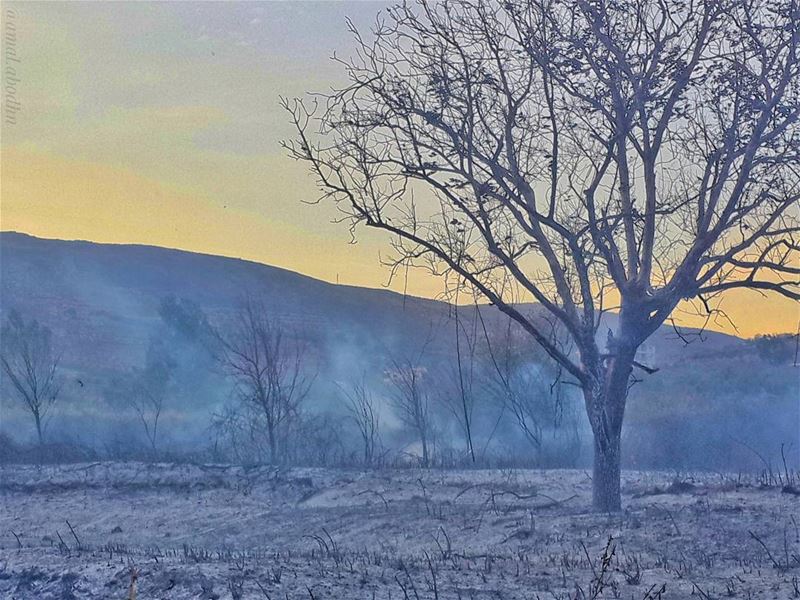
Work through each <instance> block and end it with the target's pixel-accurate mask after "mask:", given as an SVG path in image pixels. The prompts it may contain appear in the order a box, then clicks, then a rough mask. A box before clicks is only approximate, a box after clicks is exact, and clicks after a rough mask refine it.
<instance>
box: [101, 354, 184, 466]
mask: <svg viewBox="0 0 800 600" xmlns="http://www.w3.org/2000/svg"><path fill="white" fill-rule="evenodd" d="M174 368H175V363H174V361H173V360H172V358H171V357H170V356H169V355H168V353H167V352H166V349H165V348H163V347H162V346H161V345H160V344H158V343H157V342H155V341H152V340H151V342H150V346H149V347H148V350H147V356H146V358H145V366H144V367H143V368H140V367H134V368H133V369H131V370H130V371H129V372H128V373H126V374H124V375H122V376H120V377H117V378H115V379H114V381H112V384H111V386H110V388H109V391H108V392H107V396H108V397H110V399H111V401H112V402H114V403H115V404H119V405H121V406H125V407H127V408H129V409H130V410H132V411H133V412H134V413H135V414H136V417H137V419H138V420H139V422H140V423H141V425H142V428H143V430H144V434H145V438H146V439H147V443H148V445H149V446H150V450H151V451H152V452H153V455H155V454H156V452H158V436H159V425H160V420H161V417H162V415H163V412H164V408H165V404H166V401H167V397H168V395H169V387H170V381H171V379H172V373H173V370H174Z"/></svg>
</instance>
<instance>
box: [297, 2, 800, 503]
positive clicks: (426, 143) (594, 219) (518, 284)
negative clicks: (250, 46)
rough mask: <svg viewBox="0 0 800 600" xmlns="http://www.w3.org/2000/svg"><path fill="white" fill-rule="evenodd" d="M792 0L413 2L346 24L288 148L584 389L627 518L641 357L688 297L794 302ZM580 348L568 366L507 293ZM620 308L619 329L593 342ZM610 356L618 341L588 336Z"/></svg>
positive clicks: (597, 485)
mask: <svg viewBox="0 0 800 600" xmlns="http://www.w3.org/2000/svg"><path fill="white" fill-rule="evenodd" d="M799 10H800V9H798V3H797V0H701V1H695V0H688V1H687V0H624V1H622V2H614V3H610V2H607V1H606V0H502V1H500V0H448V1H445V0H442V1H437V0H419V1H418V2H403V3H401V4H399V5H398V6H396V7H394V8H392V9H390V10H388V11H387V13H386V16H382V17H381V18H380V19H379V20H378V22H377V24H376V26H375V29H374V31H373V32H372V34H371V35H370V36H368V37H365V36H362V35H361V34H360V33H359V32H358V31H356V30H355V29H354V28H353V27H352V26H351V29H353V33H354V37H355V43H356V52H355V54H354V57H353V58H352V59H350V60H349V61H343V62H342V64H343V65H344V68H345V70H346V73H347V76H348V78H349V84H348V85H347V86H346V87H344V88H343V89H340V90H334V91H333V92H329V93H327V94H323V95H315V96H313V97H312V99H311V102H309V101H306V100H294V101H288V100H287V101H284V104H285V107H286V108H287V109H288V110H289V111H290V113H291V115H292V119H293V122H294V125H295V126H296V128H297V131H298V138H297V139H296V140H295V141H293V142H287V143H286V147H287V148H288V151H289V152H290V154H291V155H292V156H294V157H295V158H297V159H300V160H302V161H305V162H307V163H308V165H309V166H310V168H311V170H312V172H313V174H314V175H315V176H316V178H317V180H318V183H319V186H320V188H321V189H322V199H330V200H333V201H335V202H337V204H338V206H339V207H340V209H341V210H342V211H343V212H344V214H345V215H346V218H349V219H350V221H351V224H352V227H353V228H354V229H355V228H356V227H357V226H358V225H359V224H363V225H366V226H367V227H372V228H377V229H380V230H383V231H385V232H387V233H388V234H390V236H391V239H392V245H393V248H394V249H395V252H396V256H395V257H394V264H395V265H409V266H411V265H420V266H423V267H426V268H428V269H430V270H432V271H433V272H434V273H440V274H446V273H453V272H454V273H455V274H456V275H457V276H458V277H459V278H461V279H463V280H464V281H466V282H467V283H468V284H470V285H471V286H472V287H473V288H474V289H475V290H476V291H477V292H478V293H480V294H482V296H483V297H485V298H486V299H487V300H488V301H490V302H491V303H493V304H495V305H496V306H497V307H498V308H499V309H500V310H501V311H503V312H504V313H506V314H507V315H509V316H510V317H511V318H513V319H514V320H516V321H517V322H518V323H520V325H521V326H522V327H523V328H524V329H525V331H527V332H528V334H530V336H531V338H532V340H534V341H535V342H536V343H538V344H539V345H541V346H542V347H543V348H544V349H545V350H546V351H547V353H548V354H549V355H550V356H551V357H552V358H553V359H554V360H555V361H557V362H558V363H559V364H561V365H562V367H563V369H564V370H565V372H566V373H567V374H568V375H569V376H570V378H571V380H572V381H573V383H575V384H576V385H577V386H579V387H580V389H581V390H582V393H583V396H584V401H585V406H586V412H587V415H588V417H589V422H590V423H591V426H592V430H593V433H594V474H593V479H592V480H593V489H594V493H593V502H594V506H595V508H596V509H598V510H603V511H615V510H619V509H620V506H621V504H620V456H621V451H620V438H621V429H622V422H623V415H624V413H625V404H626V399H627V396H628V390H629V387H630V385H631V383H632V381H633V372H634V369H637V368H638V369H643V370H644V371H647V372H650V371H652V369H651V368H650V367H648V366H647V365H642V364H640V363H638V362H637V360H636V351H637V349H638V348H639V346H640V345H641V344H642V343H643V342H644V341H645V340H646V339H647V338H648V337H649V336H650V335H651V334H652V333H653V332H654V331H656V330H657V329H658V328H659V327H660V326H661V325H662V324H663V323H664V322H665V321H666V320H667V319H669V318H670V316H671V315H672V314H673V311H674V310H675V309H676V307H677V306H678V305H679V303H681V302H682V301H684V300H692V299H696V300H698V301H699V302H700V303H701V305H702V306H703V307H704V308H705V310H707V311H709V312H710V311H714V310H717V308H716V305H715V304H714V302H713V301H714V299H715V298H716V297H717V295H718V294H720V293H722V292H726V291H728V290H731V289H736V288H746V289H752V290H757V291H760V292H764V293H766V292H772V293H777V294H782V295H784V296H787V297H789V298H793V299H800V291H798V274H800V269H798V267H797V256H798V249H799V247H798V242H797V233H798V230H799V229H800V227H799V226H798V190H800V177H798V175H799V173H798V171H799V170H798V164H800V161H798V159H799V158H800V157H799V156H798V139H799V138H798V136H799V135H800V133H798V128H797V127H796V124H797V121H798V115H799V114H800V91H798V88H799V87H800V84H799V83H798V80H799V79H800V77H799V72H800V61H798V56H797V54H798V50H797V49H798V42H799V40H800V33H799V32H798V30H799V29H800V12H798V11H799ZM516 289H519V290H522V291H523V292H524V294H525V297H526V298H528V299H532V300H534V301H536V302H537V303H538V304H539V305H540V314H546V315H548V316H549V317H550V318H551V319H554V320H556V321H557V322H558V323H559V324H560V325H561V326H562V327H563V328H564V330H565V331H566V332H567V333H568V334H569V336H570V337H571V339H572V342H573V345H574V348H575V351H574V352H572V353H569V354H567V353H565V352H564V351H563V350H562V349H561V348H560V347H558V346H557V345H556V344H554V343H553V342H552V341H551V339H549V337H548V335H547V334H546V331H544V330H543V326H542V323H541V321H540V320H538V319H537V318H535V317H531V316H529V315H527V314H524V313H523V312H522V311H521V310H520V309H519V307H518V306H517V305H516V304H515V303H514V302H513V296H512V294H511V292H512V291H514V290H516ZM610 309H616V310H618V311H619V314H618V319H617V320H616V324H615V325H614V329H613V331H612V332H611V333H610V335H605V333H606V332H602V333H601V334H600V335H598V329H599V328H600V326H601V319H602V317H603V314H604V312H606V311H608V310H610ZM598 340H602V341H603V342H605V341H606V340H607V341H608V343H607V345H605V344H603V343H600V342H598Z"/></svg>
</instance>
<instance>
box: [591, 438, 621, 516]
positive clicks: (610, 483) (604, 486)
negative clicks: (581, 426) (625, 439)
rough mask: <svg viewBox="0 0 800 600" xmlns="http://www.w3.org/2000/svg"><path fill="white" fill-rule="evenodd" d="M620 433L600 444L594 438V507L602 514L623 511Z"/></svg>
mask: <svg viewBox="0 0 800 600" xmlns="http://www.w3.org/2000/svg"><path fill="white" fill-rule="evenodd" d="M620 437H621V436H620V433H619V432H616V433H615V434H614V433H612V435H610V436H607V439H606V443H600V441H599V439H600V436H599V435H597V434H595V436H594V469H593V473H592V505H593V506H594V509H595V510H597V511H600V512H617V511H620V510H622V500H621V497H620Z"/></svg>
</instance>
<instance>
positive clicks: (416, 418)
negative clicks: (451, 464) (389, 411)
mask: <svg viewBox="0 0 800 600" xmlns="http://www.w3.org/2000/svg"><path fill="white" fill-rule="evenodd" d="M426 345H427V344H426ZM424 351H425V346H423V349H422V350H421V351H420V352H419V354H417V355H415V356H413V357H410V358H398V357H394V356H393V357H391V358H390V364H391V367H390V368H389V369H387V370H386V372H385V378H386V381H387V383H388V384H389V386H390V387H391V389H392V393H391V394H390V401H391V403H392V405H393V406H394V408H395V411H396V413H397V417H398V418H399V419H400V421H401V422H402V423H403V424H404V425H405V426H406V427H408V428H409V429H410V430H411V431H413V432H414V434H415V435H416V436H417V437H418V439H419V443H420V445H421V446H422V466H423V467H425V468H428V467H429V466H430V448H429V446H430V443H431V433H432V427H431V425H432V423H431V413H430V396H429V394H428V390H427V389H426V385H425V381H424V379H425V376H426V374H427V372H428V371H427V369H426V368H425V367H424V366H423V365H422V364H421V358H422V355H423V353H424Z"/></svg>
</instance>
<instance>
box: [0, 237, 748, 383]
mask: <svg viewBox="0 0 800 600" xmlns="http://www.w3.org/2000/svg"><path fill="white" fill-rule="evenodd" d="M169 296H174V297H178V298H185V299H188V300H191V301H193V302H194V303H196V304H197V305H198V306H199V307H201V308H202V309H203V310H204V311H205V312H206V313H207V314H209V315H211V316H215V315H216V316H220V315H224V314H226V313H231V312H232V311H234V310H235V309H236V307H237V305H238V304H239V303H240V302H241V300H242V299H243V298H244V297H245V296H250V297H254V298H258V299H259V301H260V302H262V303H263V304H264V305H265V306H266V307H267V308H268V309H269V310H270V311H271V312H272V313H273V314H274V315H275V316H276V317H278V318H279V319H281V320H282V321H287V322H293V323H296V324H298V325H299V326H300V327H302V328H303V329H304V330H306V331H309V332H310V334H311V335H312V336H315V337H334V338H335V337H337V336H344V337H346V338H347V337H350V336H352V335H354V333H355V334H356V335H357V337H359V338H365V337H368V338H371V340H370V341H371V342H372V343H378V344H382V345H385V346H387V347H391V345H392V344H395V343H398V342H401V341H402V340H404V339H406V338H409V337H412V336H415V335H416V336H424V334H425V332H426V331H427V329H428V328H429V327H430V324H431V323H437V322H439V321H440V320H441V319H444V318H447V315H448V314H449V307H448V306H447V305H446V304H445V303H443V302H438V301H435V300H429V299H423V298H416V297H412V296H403V295H402V294H398V293H396V292H392V291H388V290H380V289H369V288H359V287H353V286H346V285H335V284H331V283H326V282H323V281H320V280H317V279H313V278H311V277H307V276H304V275H300V274H298V273H294V272H292V271H288V270H286V269H281V268H278V267H272V266H268V265H264V264H259V263H255V262H251V261H246V260H240V259H235V258H225V257H220V256H213V255H207V254H198V253H193V252H185V251H181V250H172V249H167V248H159V247H155V246H143V245H128V244H125V245H123V244H119V245H118V244H98V243H94V242H86V241H62V240H50V239H41V238H36V237H33V236H30V235H26V234H21V233H15V232H2V233H0V314H5V312H6V311H8V310H9V309H11V308H17V309H19V310H21V311H22V312H23V313H25V314H26V315H28V316H30V317H34V318H36V319H38V320H39V321H41V322H43V323H45V324H47V325H48V326H49V327H51V329H53V330H54V334H55V336H56V338H57V339H58V341H59V343H60V345H61V347H62V348H64V349H65V361H66V364H67V365H68V366H70V367H72V368H75V369H76V370H83V369H90V368H91V369H96V368H98V367H102V368H112V369H113V368H119V367H124V366H127V363H129V362H130V355H131V353H136V352H137V351H139V350H141V348H142V347H143V346H144V344H145V343H146V340H147V337H148V335H149V333H150V331H151V330H152V328H153V327H154V325H155V324H156V323H157V322H158V321H159V315H158V308H159V305H160V303H161V301H162V300H163V299H164V298H167V297H169ZM526 309H527V310H532V311H533V310H535V307H534V306H528V307H526ZM484 312H485V313H487V314H488V315H490V316H489V318H494V316H496V313H497V311H496V310H494V309H493V308H491V307H485V308H484ZM493 315H494V316H493ZM607 319H608V320H607V323H609V324H611V323H613V321H614V315H610V316H608V317H607ZM600 335H605V333H604V332H603V328H602V327H601V331H600ZM362 341H363V340H362ZM647 346H648V351H649V352H652V353H653V355H654V356H655V357H656V360H657V361H658V362H659V363H660V364H671V363H673V362H675V361H677V360H686V359H691V358H695V357H709V356H714V355H719V354H720V353H731V352H733V353H735V352H737V351H743V350H744V349H745V348H746V342H744V341H743V340H740V339H738V338H736V337H732V336H728V335H724V334H719V333H713V332H707V333H705V334H704V335H703V342H702V343H697V344H692V345H690V346H689V347H685V346H684V344H683V343H682V342H681V341H680V340H679V339H678V338H677V336H676V335H675V334H674V332H673V331H672V330H671V329H669V328H664V329H663V330H662V331H660V332H658V333H657V334H656V335H655V336H654V337H653V339H652V340H651V341H650V342H648V344H647Z"/></svg>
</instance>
